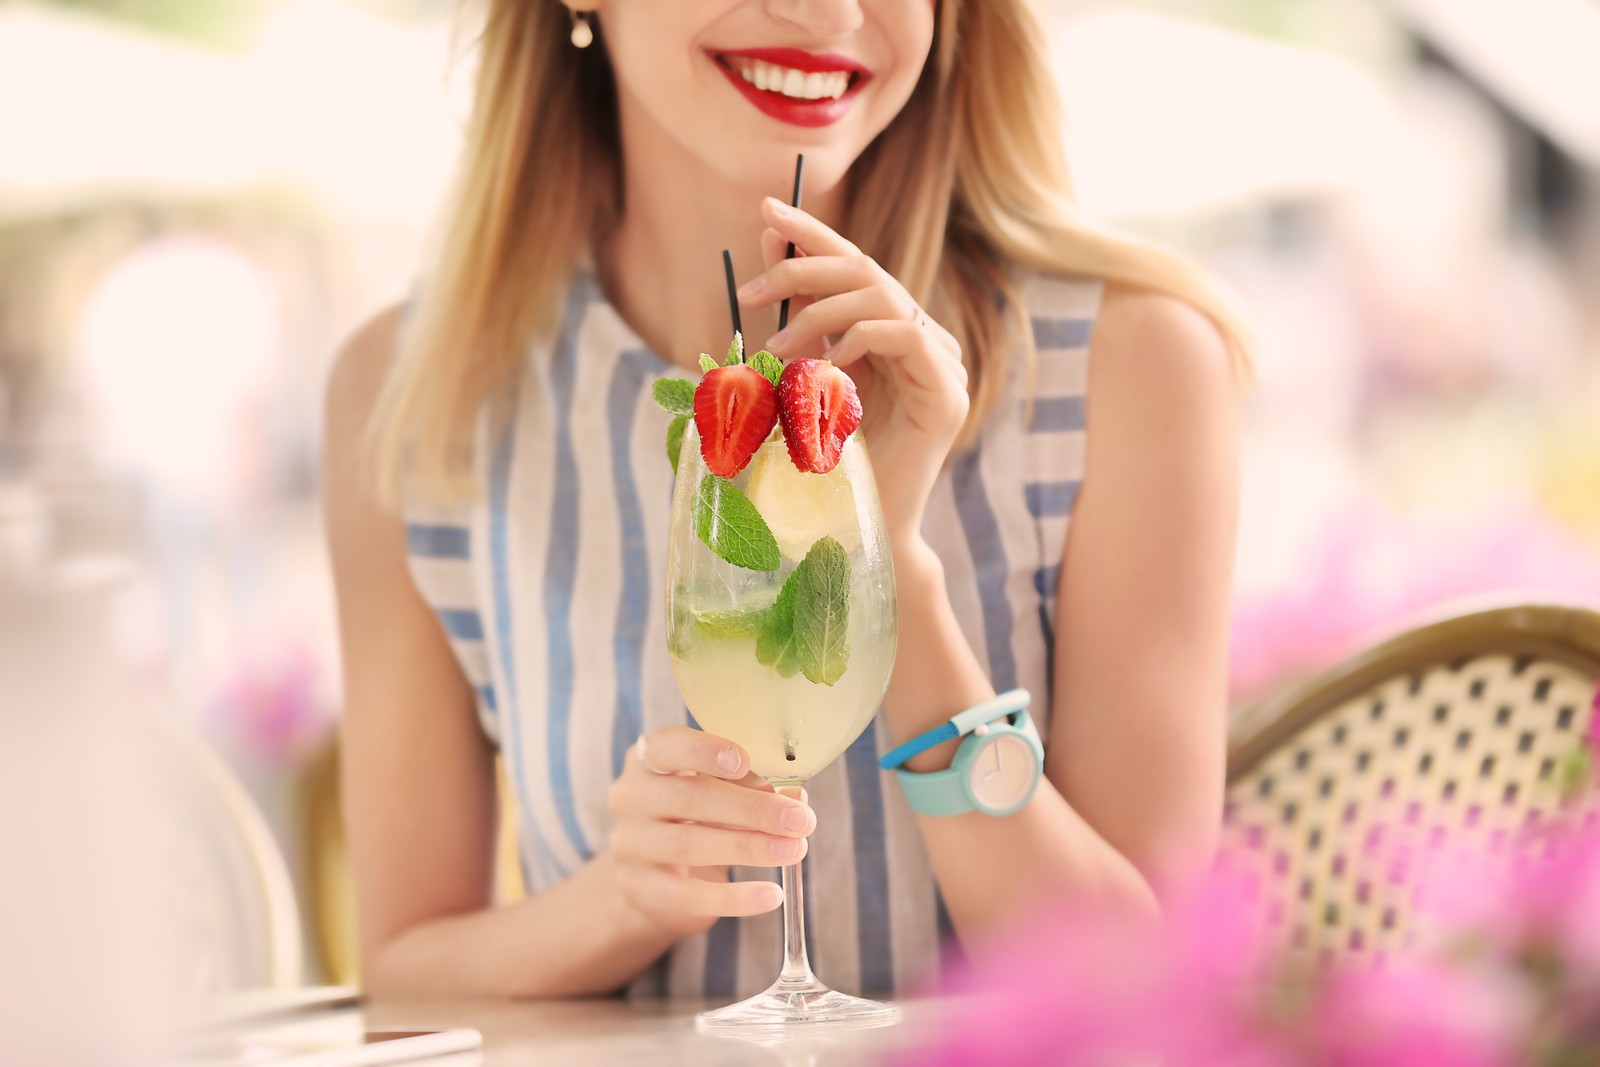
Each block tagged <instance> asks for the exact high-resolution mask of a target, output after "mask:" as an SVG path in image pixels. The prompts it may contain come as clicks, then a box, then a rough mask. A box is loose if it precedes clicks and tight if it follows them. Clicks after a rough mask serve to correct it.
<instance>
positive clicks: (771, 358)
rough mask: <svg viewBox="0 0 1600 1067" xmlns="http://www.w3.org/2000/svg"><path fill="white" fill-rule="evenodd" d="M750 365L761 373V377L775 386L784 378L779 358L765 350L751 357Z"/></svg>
mask: <svg viewBox="0 0 1600 1067" xmlns="http://www.w3.org/2000/svg"><path fill="white" fill-rule="evenodd" d="M750 365H751V366H752V367H754V368H755V369H756V370H758V371H760V372H761V376H762V377H763V378H765V379H767V380H768V381H769V382H771V383H772V384H773V385H777V384H778V379H779V378H782V377H783V364H782V363H781V362H779V361H778V357H777V356H775V355H773V354H772V353H771V352H768V351H767V350H766V349H765V348H763V349H762V350H761V351H759V352H757V353H756V354H755V355H753V356H751V357H750Z"/></svg>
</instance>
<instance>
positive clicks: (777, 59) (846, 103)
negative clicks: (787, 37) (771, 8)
mask: <svg viewBox="0 0 1600 1067" xmlns="http://www.w3.org/2000/svg"><path fill="white" fill-rule="evenodd" d="M735 56H736V57H740V58H745V59H752V60H756V61H759V62H762V63H770V64H772V65H773V66H777V67H788V68H790V69H792V70H799V71H804V72H806V73H808V74H810V73H832V72H836V71H844V72H846V73H848V74H849V75H850V84H849V86H848V87H847V88H846V89H845V91H844V94H843V95H842V96H840V97H839V98H838V99H837V100H834V99H831V98H829V97H822V98H820V99H817V100H797V99H795V98H794V97H789V96H784V95H783V94H782V93H780V92H776V91H773V90H770V89H757V88H756V87H755V85H754V83H752V82H747V81H745V80H744V76H743V75H742V74H740V73H739V71H737V70H735V69H734V67H733V66H732V65H731V64H729V63H728V62H727V61H726V59H725V57H735ZM712 59H713V61H714V62H716V64H717V67H718V68H719V69H720V70H721V71H722V73H723V75H724V76H725V77H726V78H727V79H728V80H729V81H730V82H732V83H733V87H734V88H735V89H738V90H739V91H740V92H741V93H743V94H744V97H745V99H746V100H749V101H750V102H751V103H752V104H754V105H755V106H756V108H757V109H758V110H760V111H761V112H762V114H765V115H767V116H769V117H771V118H775V119H777V120H778V121H780V122H787V123H789V124H790V125H792V126H805V127H813V128H815V127H820V126H830V125H832V124H833V123H835V122H837V121H839V119H841V118H843V117H844V115H845V113H846V112H848V111H849V110H850V108H851V106H852V105H853V104H854V103H855V97H856V95H857V94H858V93H859V92H860V91H861V88H862V86H864V85H865V84H866V83H867V82H868V81H870V80H871V79H872V74H871V72H869V71H868V70H867V68H866V67H864V66H862V65H861V64H860V63H858V62H856V61H855V60H853V59H850V58H849V57H847V56H840V55H834V54H831V53H824V54H820V55H819V54H816V53H812V52H805V51H801V50H800V49H798V48H746V49H740V50H738V51H728V52H717V53H714V54H713V55H712Z"/></svg>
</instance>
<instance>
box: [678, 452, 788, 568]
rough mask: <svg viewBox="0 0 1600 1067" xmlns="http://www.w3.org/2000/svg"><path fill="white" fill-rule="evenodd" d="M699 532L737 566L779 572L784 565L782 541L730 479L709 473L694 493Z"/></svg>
mask: <svg viewBox="0 0 1600 1067" xmlns="http://www.w3.org/2000/svg"><path fill="white" fill-rule="evenodd" d="M694 525H695V532H696V533H698V534H699V535H700V540H702V541H704V542H705V543H706V547H708V548H710V549H711V551H713V552H715V553H716V554H717V555H718V556H720V557H721V558H723V559H725V560H727V561H728V562H729V563H731V564H733V565H734V566H735V567H744V568H746V569H747V570H752V571H775V570H777V569H778V564H779V563H780V562H782V558H783V555H782V553H781V552H779V551H778V539H777V538H775V537H773V536H772V530H771V528H769V527H768V526H767V522H766V520H765V519H763V518H762V517H761V512H759V511H757V510H756V506H755V505H754V504H752V503H750V498H749V497H747V496H745V495H744V492H743V491H742V490H740V488H739V487H738V486H736V485H734V484H733V483H732V482H730V481H729V480H728V479H726V478H718V477H717V476H716V475H715V474H707V475H706V476H705V477H704V478H702V479H700V484H699V486H697V487H696V489H695V494H694Z"/></svg>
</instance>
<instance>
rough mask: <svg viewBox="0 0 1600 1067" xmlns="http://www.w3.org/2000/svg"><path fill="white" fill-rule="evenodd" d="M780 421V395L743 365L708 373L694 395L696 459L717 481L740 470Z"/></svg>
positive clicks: (758, 373)
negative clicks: (702, 461)
mask: <svg viewBox="0 0 1600 1067" xmlns="http://www.w3.org/2000/svg"><path fill="white" fill-rule="evenodd" d="M777 421H778V391H777V390H776V389H774V388H773V387H772V382H770V381H768V380H767V379H766V378H764V377H762V374H761V372H760V371H758V370H756V369H755V368H754V367H751V366H747V365H745V364H739V365H737V366H733V367H718V368H717V369H715V370H711V371H707V372H706V376H705V377H704V378H701V379H700V384H699V385H698V386H696V387H695V391H694V428H695V429H696V430H698V431H700V455H701V456H703V457H704V458H705V461H706V467H707V468H708V469H709V470H710V471H711V473H712V474H715V475H717V476H718V477H721V478H732V477H733V476H734V475H735V474H738V473H739V472H740V471H742V470H744V468H745V465H746V464H747V463H749V462H750V457H751V456H753V455H755V454H756V449H758V448H760V447H761V442H763V441H765V440H766V439H767V435H768V434H770V433H771V432H772V426H773V424H774V423H776V422H777Z"/></svg>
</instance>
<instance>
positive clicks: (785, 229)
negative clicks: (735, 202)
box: [761, 196, 861, 256]
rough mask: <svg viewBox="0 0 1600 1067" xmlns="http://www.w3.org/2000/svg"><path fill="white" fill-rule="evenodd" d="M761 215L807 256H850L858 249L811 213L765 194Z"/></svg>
mask: <svg viewBox="0 0 1600 1067" xmlns="http://www.w3.org/2000/svg"><path fill="white" fill-rule="evenodd" d="M761 217H762V218H764V219H766V221H767V225H768V226H771V227H772V228H773V229H774V230H777V231H778V233H779V234H781V235H782V236H783V239H784V240H785V241H786V242H787V241H793V242H794V246H795V248H796V249H797V250H804V251H805V254H806V255H808V256H853V255H856V254H857V253H858V252H860V251H861V249H859V248H857V247H856V246H855V245H853V244H851V243H850V242H849V241H846V240H845V239H844V238H843V237H840V236H839V235H838V234H837V233H835V232H834V231H833V230H832V229H830V228H829V227H828V226H826V225H825V224H824V223H822V222H821V221H820V220H819V219H817V218H816V217H815V216H814V215H809V214H807V213H806V212H805V211H804V210H802V209H801V208H797V207H790V206H789V205H788V204H785V203H784V202H783V201H782V200H779V199H777V198H776V197H771V196H769V197H767V198H766V199H764V200H762V201H761Z"/></svg>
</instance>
